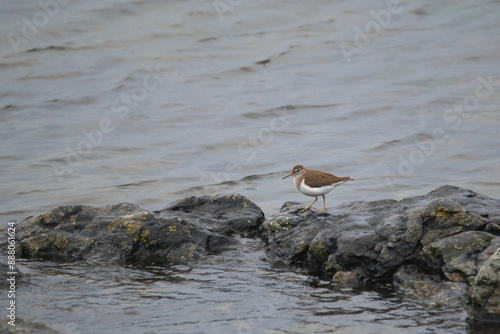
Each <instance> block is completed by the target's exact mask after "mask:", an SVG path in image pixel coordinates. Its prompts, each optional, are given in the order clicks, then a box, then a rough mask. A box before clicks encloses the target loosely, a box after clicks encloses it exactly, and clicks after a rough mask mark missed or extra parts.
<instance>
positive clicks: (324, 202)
mask: <svg viewBox="0 0 500 334" xmlns="http://www.w3.org/2000/svg"><path fill="white" fill-rule="evenodd" d="M325 210H326V199H325V195H323V209H322V210H319V211H321V212H323V211H325Z"/></svg>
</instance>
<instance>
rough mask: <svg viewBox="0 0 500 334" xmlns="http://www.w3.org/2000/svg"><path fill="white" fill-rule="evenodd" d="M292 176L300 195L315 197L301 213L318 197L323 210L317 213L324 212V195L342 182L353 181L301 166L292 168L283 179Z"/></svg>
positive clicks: (347, 177)
mask: <svg viewBox="0 0 500 334" xmlns="http://www.w3.org/2000/svg"><path fill="white" fill-rule="evenodd" d="M292 175H293V177H294V181H295V186H296V187H297V189H298V190H299V191H300V192H301V193H303V194H304V195H307V196H311V197H315V199H314V202H312V203H311V204H309V205H308V206H305V207H303V208H301V209H303V210H302V212H304V211H306V210H307V209H310V208H311V206H312V205H313V204H314V203H316V201H317V200H318V196H319V195H322V196H323V210H319V211H321V212H323V211H325V210H326V200H325V195H326V194H328V193H329V192H330V191H332V190H333V188H335V187H336V186H338V185H341V184H342V183H344V182H347V181H351V180H354V179H351V178H350V177H349V176H344V177H338V176H335V175H332V174H328V173H325V172H321V171H319V170H312V169H307V168H305V167H304V166H302V165H296V166H295V167H293V169H292V172H291V173H290V174H288V175H287V176H285V177H284V178H283V179H285V178H287V177H289V176H292Z"/></svg>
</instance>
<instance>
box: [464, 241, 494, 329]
mask: <svg viewBox="0 0 500 334" xmlns="http://www.w3.org/2000/svg"><path fill="white" fill-rule="evenodd" d="M467 306H468V310H469V313H470V314H471V315H472V317H473V318H475V319H477V320H490V321H495V322H498V324H497V328H498V326H500V248H498V249H497V250H496V252H495V253H494V254H493V255H492V256H490V258H489V259H488V260H487V261H486V263H485V264H484V265H483V266H482V267H481V269H480V270H479V273H478V274H477V276H476V278H475V279H474V282H473V284H472V288H471V289H470V292H469V295H468V297H467Z"/></svg>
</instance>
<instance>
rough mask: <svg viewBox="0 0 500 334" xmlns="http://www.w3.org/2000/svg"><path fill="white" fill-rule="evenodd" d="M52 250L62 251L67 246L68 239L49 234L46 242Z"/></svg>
mask: <svg viewBox="0 0 500 334" xmlns="http://www.w3.org/2000/svg"><path fill="white" fill-rule="evenodd" d="M47 241H48V242H49V243H50V246H51V247H52V248H56V249H59V250H61V249H63V248H65V247H66V246H67V245H68V239H66V238H65V237H62V236H60V235H58V234H51V235H49V238H48V240H47Z"/></svg>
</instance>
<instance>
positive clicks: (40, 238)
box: [16, 195, 264, 264]
mask: <svg viewBox="0 0 500 334" xmlns="http://www.w3.org/2000/svg"><path fill="white" fill-rule="evenodd" d="M263 220H264V214H263V212H262V210H261V209H260V208H258V207H257V206H256V205H255V204H253V203H252V202H251V201H250V200H248V199H247V198H245V197H243V196H240V195H229V196H221V197H189V198H186V199H183V200H180V201H177V202H176V203H174V204H173V205H171V206H170V207H167V208H166V209H164V210H162V211H159V212H157V213H150V212H147V211H145V210H143V209H141V208H140V207H138V206H136V205H133V204H127V203H121V204H116V205H110V206H104V207H90V206H83V205H71V206H61V207H58V208H55V209H54V210H52V211H50V212H48V213H45V214H42V215H40V216H37V217H32V218H29V219H27V220H25V221H24V222H22V223H20V224H18V226H17V233H16V238H17V243H16V245H17V254H18V256H21V257H26V258H29V257H42V258H50V259H58V260H73V259H76V260H87V261H96V262H109V261H112V262H117V263H122V264H124V263H132V264H161V263H185V262H188V261H190V260H195V259H198V258H200V257H202V256H205V255H206V254H209V253H217V252H220V251H223V250H224V249H225V248H227V247H229V246H232V245H236V244H237V241H236V239H235V238H234V237H233V235H235V234H238V235H243V236H248V235H252V233H253V234H255V233H256V231H257V229H258V227H259V225H260V224H261V223H262V221H263Z"/></svg>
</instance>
